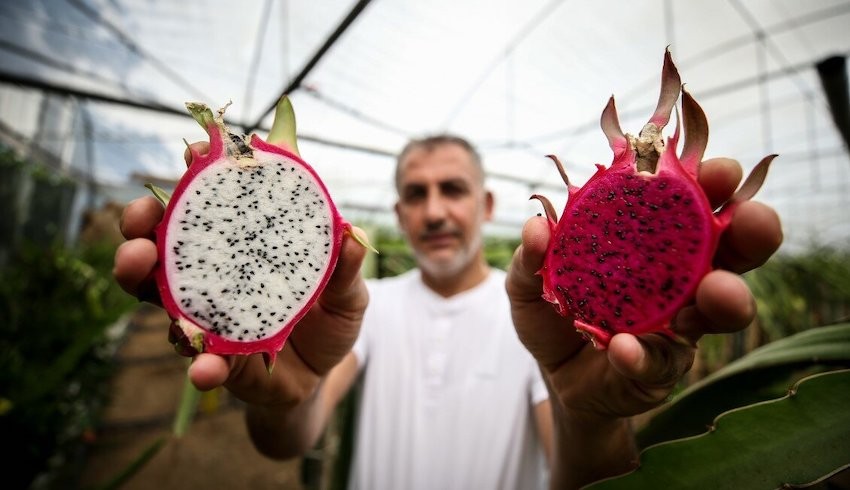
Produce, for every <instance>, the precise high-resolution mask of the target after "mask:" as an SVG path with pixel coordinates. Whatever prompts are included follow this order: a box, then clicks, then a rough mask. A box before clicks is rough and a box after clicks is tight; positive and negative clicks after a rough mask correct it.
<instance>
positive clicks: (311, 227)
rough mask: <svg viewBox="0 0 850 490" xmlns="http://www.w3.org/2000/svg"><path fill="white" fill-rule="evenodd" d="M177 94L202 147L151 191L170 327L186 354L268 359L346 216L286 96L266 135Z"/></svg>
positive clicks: (319, 284)
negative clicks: (241, 128)
mask: <svg viewBox="0 0 850 490" xmlns="http://www.w3.org/2000/svg"><path fill="white" fill-rule="evenodd" d="M186 106H187V108H188V109H189V111H190V113H191V114H192V115H193V116H194V118H195V119H196V120H197V121H198V122H199V123H200V124H201V126H202V127H203V128H204V129H205V130H206V131H207V133H208V134H209V138H210V148H209V152H208V153H205V154H201V153H199V152H198V151H196V150H195V149H192V148H190V151H191V153H192V165H191V166H190V167H189V168H188V170H187V171H186V173H185V174H184V175H183V177H182V178H181V179H180V181H179V183H178V184H177V187H176V188H175V190H174V193H173V195H172V196H171V198H170V199H167V198H162V195H161V194H159V193H158V192H156V191H158V189H157V190H156V191H155V194H159V195H158V197H160V198H161V200H163V201H164V202H165V203H166V209H165V214H164V216H163V219H162V222H161V223H160V224H159V226H158V227H157V228H156V245H157V251H158V257H159V262H158V265H157V269H156V270H155V277H156V280H157V286H158V288H159V293H160V297H161V298H162V303H163V306H164V308H165V309H166V311H167V312H168V315H169V316H170V317H171V319H172V326H171V331H170V339H171V341H172V342H173V343H174V344H175V346H176V347H177V349H178V351H179V352H181V353H183V354H185V355H192V354H195V353H198V352H210V353H215V354H252V353H257V352H260V353H263V354H264V357H265V360H266V363H267V366H268V367H269V369H271V366H272V365H273V363H274V359H275V356H276V354H277V352H278V351H280V349H281V348H282V347H283V345H284V343H285V342H286V339H287V337H288V336H289V334H290V333H291V331H292V328H293V326H294V325H295V324H296V323H297V322H298V320H300V319H301V317H303V316H304V314H305V313H306V312H307V311H308V309H309V308H310V306H311V305H313V303H314V302H315V301H316V299H317V297H318V295H319V294H320V293H321V292H322V290H323V288H324V287H325V285H326V284H327V282H328V279H329V277H330V274H331V273H332V272H333V270H334V267H335V265H336V262H337V259H338V257H339V253H340V248H341V244H342V240H343V234H344V232H346V231H347V230H349V229H350V225H349V224H348V223H346V222H345V221H344V220H343V218H342V217H341V216H340V214H339V212H338V211H337V208H336V207H335V206H334V203H333V201H332V200H331V197H330V195H329V194H328V191H327V189H326V188H325V185H324V184H323V183H322V181H321V179H320V178H319V176H318V175H317V174H316V172H315V171H314V170H313V168H312V167H310V165H308V164H307V163H306V162H304V161H303V160H302V159H301V158H300V157H299V155H298V149H297V145H296V140H295V119H294V114H293V112H292V106H291V105H290V103H289V101H288V100H287V99H286V98H282V99H281V101H280V103H279V105H278V109H277V111H276V114H275V123H274V125H273V127H272V130H271V132H270V134H269V136H268V141H263V140H262V139H261V138H260V137H259V136H257V135H252V136H251V137H244V136H241V135H236V134H234V133H231V132H230V131H229V130H228V128H227V127H226V126H225V124H224V121H223V116H224V109H221V110H220V111H218V114H217V115H213V113H212V111H211V110H210V109H209V108H208V107H207V106H205V105H203V104H198V103H188V104H186ZM152 190H154V189H153V188H152Z"/></svg>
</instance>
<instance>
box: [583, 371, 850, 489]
mask: <svg viewBox="0 0 850 490" xmlns="http://www.w3.org/2000/svg"><path fill="white" fill-rule="evenodd" d="M847 407H850V370H842V371H834V372H830V373H821V374H817V375H814V376H810V377H807V378H804V379H803V380H801V381H800V382H799V383H798V384H796V385H795V386H794V387H793V388H792V389H791V390H790V391H789V393H788V395H786V396H785V397H783V398H780V399H777V400H771V401H766V402H760V403H756V404H754V405H749V406H746V407H742V408H738V409H735V410H731V411H728V412H725V413H723V414H722V415H720V416H719V417H718V418H717V419H716V420H715V422H714V424H713V426H712V427H713V430H711V431H710V432H707V433H704V434H702V435H699V436H696V437H691V438H687V439H680V440H676V441H670V442H665V443H662V444H658V445H655V446H651V447H649V448H647V449H646V450H645V451H644V452H643V453H641V465H640V467H639V468H638V469H637V470H635V471H634V472H632V473H629V474H627V475H624V476H621V477H617V478H613V479H608V480H604V481H601V482H598V483H596V484H594V485H591V486H590V487H588V488H592V489H593V490H608V489H619V488H623V489H630V490H631V489H637V488H652V489H655V488H712V489H718V490H722V489H740V488H779V487H782V486H783V485H786V484H793V485H801V484H806V483H811V482H814V481H817V480H819V479H821V478H823V477H825V476H828V475H831V474H833V473H834V472H836V471H837V470H839V469H843V468H846V467H848V465H850V410H848V409H847Z"/></svg>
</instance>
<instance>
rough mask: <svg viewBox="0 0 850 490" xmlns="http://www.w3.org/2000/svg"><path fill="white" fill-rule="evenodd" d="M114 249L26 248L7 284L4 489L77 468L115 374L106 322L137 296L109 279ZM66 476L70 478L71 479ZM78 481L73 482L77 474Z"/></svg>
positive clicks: (0, 357) (3, 305)
mask: <svg viewBox="0 0 850 490" xmlns="http://www.w3.org/2000/svg"><path fill="white" fill-rule="evenodd" d="M113 252H114V247H113V246H108V245H94V246H89V247H86V248H85V249H81V250H78V251H70V250H67V249H65V248H62V247H58V246H49V247H40V246H28V247H27V246H24V247H19V249H18V250H17V251H15V252H14V253H13V255H12V256H11V260H9V262H8V263H7V264H6V265H5V266H4V267H3V268H2V276H3V281H2V282H0V406H2V411H0V432H2V434H3V439H4V442H5V444H6V445H8V446H9V449H10V451H8V452H7V456H6V458H4V464H5V465H8V468H9V471H5V472H4V486H6V485H9V487H8V488H26V487H27V486H28V485H29V484H30V482H31V481H32V479H33V478H34V477H35V476H36V475H38V474H40V473H43V472H45V470H47V469H48V467H52V468H51V469H52V473H51V474H52V477H53V478H59V479H60V480H58V481H62V475H63V474H65V475H66V476H67V472H73V471H75V469H76V468H77V466H78V464H77V463H79V462H78V461H76V460H75V458H79V457H80V450H81V444H80V443H81V440H82V439H83V438H84V437H85V436H86V435H87V434H89V433H90V432H91V429H92V427H94V425H95V424H96V419H97V411H98V408H99V407H100V406H101V405H102V403H103V401H104V399H105V396H106V389H107V386H108V385H107V380H108V378H109V375H110V372H111V369H110V368H111V366H110V358H111V353H110V352H109V339H108V337H107V327H108V326H109V325H110V324H112V323H113V322H115V321H116V320H117V319H118V318H119V316H120V315H122V314H123V313H125V312H127V311H128V310H129V309H130V308H132V306H133V305H134V304H135V301H134V300H133V299H132V298H131V297H129V296H128V295H127V294H126V293H124V292H122V291H120V290H118V288H117V285H115V284H114V282H113V281H112V278H111V272H110V271H111V267H112V255H113ZM66 481H68V480H66ZM71 481H72V480H71Z"/></svg>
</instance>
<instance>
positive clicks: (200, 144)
mask: <svg viewBox="0 0 850 490" xmlns="http://www.w3.org/2000/svg"><path fill="white" fill-rule="evenodd" d="M193 151H194V152H196V153H198V154H200V155H205V154H207V153H209V152H210V144H209V142H207V141H196V142H195V143H192V144H190V145H189V147H188V148H186V149H185V150H183V160H185V161H186V166H187V167H188V166H189V165H192V152H193Z"/></svg>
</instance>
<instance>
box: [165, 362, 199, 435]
mask: <svg viewBox="0 0 850 490" xmlns="http://www.w3.org/2000/svg"><path fill="white" fill-rule="evenodd" d="M200 399H201V392H200V391H198V389H197V388H195V385H193V384H192V382H191V381H190V380H189V375H188V373H187V375H186V379H185V381H184V382H183V393H182V394H181V395H180V405H178V406H177V414H176V415H175V416H174V425H173V426H172V432H173V433H174V435H175V436H176V437H183V435H184V434H186V431H187V430H189V425H191V423H192V419H194V418H195V412H197V409H198V401H199V400H200Z"/></svg>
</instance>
